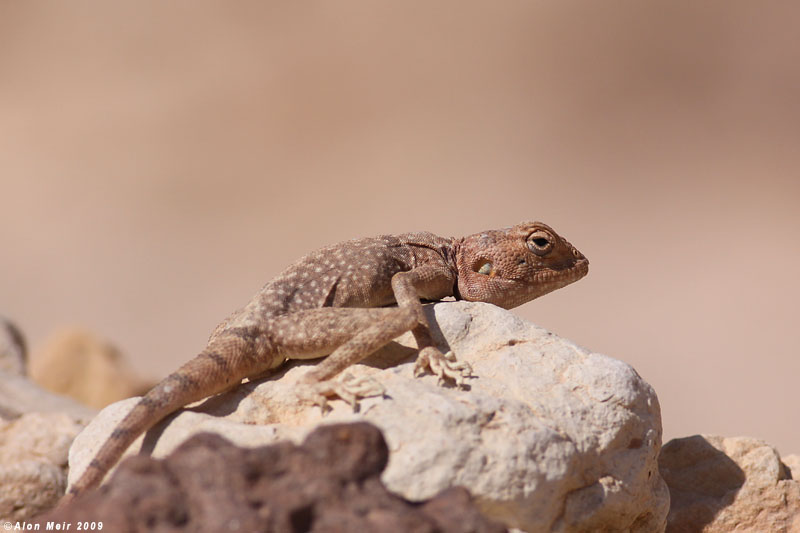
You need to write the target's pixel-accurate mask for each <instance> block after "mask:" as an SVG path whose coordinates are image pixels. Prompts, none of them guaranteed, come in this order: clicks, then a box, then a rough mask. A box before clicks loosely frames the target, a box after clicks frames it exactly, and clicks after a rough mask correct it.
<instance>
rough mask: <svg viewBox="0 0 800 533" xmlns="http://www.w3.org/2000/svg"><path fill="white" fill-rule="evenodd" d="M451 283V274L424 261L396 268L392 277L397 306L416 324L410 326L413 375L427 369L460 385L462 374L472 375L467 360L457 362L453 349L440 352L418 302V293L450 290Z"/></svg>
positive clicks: (440, 292)
mask: <svg viewBox="0 0 800 533" xmlns="http://www.w3.org/2000/svg"><path fill="white" fill-rule="evenodd" d="M452 286H453V278H452V276H451V275H450V274H449V272H447V271H446V270H445V269H443V268H442V267H441V266H439V265H424V266H421V267H419V268H415V269H413V270H409V271H407V272H398V273H397V274H395V275H394V276H393V277H392V290H393V291H394V296H395V300H397V304H398V306H399V307H400V308H401V309H408V310H410V311H411V312H412V313H413V314H414V316H415V317H416V325H415V326H414V328H413V329H412V330H411V331H412V333H413V335H414V338H415V339H416V341H417V346H418V347H419V355H418V356H417V362H416V364H415V365H414V375H417V376H418V375H421V374H422V373H424V372H425V371H426V370H430V371H431V372H433V373H434V374H435V375H436V376H438V377H439V380H440V382H442V381H444V380H445V379H446V378H449V379H452V380H454V381H455V382H456V384H457V385H459V386H462V385H464V380H465V378H467V377H470V376H471V375H472V368H471V367H470V366H469V364H468V363H466V362H458V361H457V360H456V357H455V355H454V354H453V352H451V351H448V352H447V353H442V352H441V350H439V349H438V348H437V347H436V346H435V343H434V342H433V337H432V336H431V329H430V323H429V322H428V317H427V316H425V312H424V311H423V308H422V303H420V294H423V295H424V294H449V291H450V290H452Z"/></svg>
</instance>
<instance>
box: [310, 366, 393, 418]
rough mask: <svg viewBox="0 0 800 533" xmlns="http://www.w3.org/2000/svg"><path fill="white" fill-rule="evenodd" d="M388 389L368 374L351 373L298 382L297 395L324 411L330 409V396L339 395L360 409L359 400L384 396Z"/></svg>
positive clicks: (351, 405)
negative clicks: (357, 374)
mask: <svg viewBox="0 0 800 533" xmlns="http://www.w3.org/2000/svg"><path fill="white" fill-rule="evenodd" d="M385 393H386V389H384V388H383V385H381V384H380V383H378V382H377V381H375V380H374V379H372V378H370V377H366V376H362V377H355V376H353V375H352V374H350V373H347V374H344V375H343V376H341V377H339V378H335V379H326V380H325V381H318V382H310V383H298V384H297V392H296V394H297V396H298V398H300V400H302V401H304V402H306V403H311V404H314V405H318V406H320V408H321V409H322V412H323V413H325V412H326V411H327V410H328V397H337V396H338V397H339V398H341V399H342V400H344V401H345V402H347V403H348V404H350V407H352V408H353V412H356V411H358V400H359V399H361V398H368V397H370V396H383V395H384V394H385Z"/></svg>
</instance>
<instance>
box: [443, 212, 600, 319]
mask: <svg viewBox="0 0 800 533" xmlns="http://www.w3.org/2000/svg"><path fill="white" fill-rule="evenodd" d="M456 269H457V271H458V297H459V298H461V299H464V300H468V301H477V302H489V303H493V304H495V305H498V306H500V307H503V308H505V309H511V308H512V307H516V306H518V305H522V304H524V303H525V302H529V301H531V300H533V299H534V298H538V297H539V296H542V295H544V294H547V293H548V292H552V291H554V290H556V289H559V288H561V287H564V286H565V285H569V284H570V283H572V282H573V281H578V280H579V279H581V278H582V277H583V276H585V275H586V274H587V273H588V272H589V260H588V259H586V258H585V257H584V256H583V254H582V253H580V252H579V251H578V250H577V249H576V248H575V247H574V246H572V245H571V244H570V243H568V242H567V241H566V240H564V239H563V238H561V237H560V236H559V235H558V234H557V233H556V232H555V231H553V229H552V228H550V227H549V226H547V225H546V224H542V223H541V222H523V223H521V224H517V225H516V226H514V227H511V228H506V229H501V230H493V231H484V232H481V233H476V234H474V235H470V236H468V237H464V239H463V240H461V242H459V243H458V246H457V252H456Z"/></svg>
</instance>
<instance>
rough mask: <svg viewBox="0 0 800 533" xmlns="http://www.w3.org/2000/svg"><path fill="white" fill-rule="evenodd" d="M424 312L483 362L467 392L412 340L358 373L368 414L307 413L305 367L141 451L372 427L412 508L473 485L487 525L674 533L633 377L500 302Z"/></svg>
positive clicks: (216, 403) (203, 412)
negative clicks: (416, 369) (439, 375)
mask: <svg viewBox="0 0 800 533" xmlns="http://www.w3.org/2000/svg"><path fill="white" fill-rule="evenodd" d="M426 312H428V313H433V314H435V319H434V323H435V324H437V326H438V328H439V331H437V332H435V334H436V335H438V341H439V342H440V343H442V344H443V345H447V346H449V348H450V349H452V350H453V352H454V353H455V354H456V355H457V357H458V358H459V360H462V361H467V362H469V363H470V364H471V365H472V367H473V370H474V374H475V376H476V377H475V378H474V379H470V380H469V381H468V387H466V389H459V388H456V387H452V386H440V385H439V384H438V383H437V379H436V378H435V377H433V376H424V377H421V378H419V377H416V378H415V377H414V376H413V366H414V357H415V354H416V349H415V342H414V340H413V337H412V336H411V335H405V336H403V337H401V338H399V339H397V341H396V342H393V343H391V344H390V345H389V346H387V347H386V348H384V349H382V350H381V351H380V352H378V353H376V354H375V355H374V356H372V357H370V358H369V359H368V360H366V361H365V362H364V363H362V364H359V365H356V366H355V367H353V368H351V369H349V370H348V371H346V373H349V374H350V375H351V376H353V377H356V378H366V377H369V378H372V379H375V380H376V381H378V382H379V383H381V384H382V385H383V386H384V388H385V390H386V395H385V397H382V398H381V397H376V398H367V399H364V400H362V401H361V403H360V410H359V412H358V413H353V412H352V409H351V408H350V407H349V406H348V405H347V404H345V403H344V402H342V401H338V400H335V401H332V402H331V407H332V411H331V412H330V413H328V414H327V415H326V416H324V417H323V416H322V414H321V412H320V409H319V408H318V407H314V406H310V405H304V404H302V403H299V402H298V400H297V397H296V394H295V383H296V382H297V380H298V379H299V378H300V377H301V376H302V375H303V374H304V373H305V372H307V371H308V370H309V365H311V364H313V363H310V362H296V363H292V364H290V365H288V367H287V368H286V369H285V370H284V371H283V372H281V373H280V374H279V375H277V376H273V377H272V378H270V379H267V380H264V381H257V382H253V383H246V384H244V385H243V386H241V387H239V388H238V389H236V390H235V391H232V392H231V393H228V394H224V395H220V396H217V397H214V398H211V399H209V400H206V401H204V402H202V403H200V404H199V405H195V406H192V407H191V408H189V409H185V410H183V411H181V412H179V413H177V414H176V415H175V416H172V417H170V418H168V419H167V420H165V421H164V422H163V423H161V424H159V425H158V426H156V427H155V428H153V429H152V430H151V431H149V432H148V433H147V434H146V435H145V436H144V437H143V438H142V439H139V441H137V442H136V443H135V444H134V445H133V446H131V448H130V450H129V453H137V452H139V451H140V450H142V451H143V452H144V453H145V454H149V455H152V456H153V457H164V456H166V455H168V454H170V453H171V452H172V451H174V450H175V449H176V448H177V447H178V446H179V445H180V444H181V443H183V442H185V441H186V440H187V439H189V438H190V437H191V436H193V435H195V434H197V433H202V432H211V433H216V434H218V435H222V436H224V437H225V438H226V439H229V440H230V441H232V442H233V443H235V444H238V445H241V446H246V447H256V446H263V445H266V444H271V443H275V442H278V441H285V440H286V441H291V442H294V443H300V442H302V441H303V440H304V439H305V438H306V437H307V436H308V435H309V434H310V433H311V432H312V431H313V430H314V429H315V428H317V427H319V426H320V425H328V424H341V423H345V422H359V421H366V422H370V423H372V424H374V425H375V426H377V427H378V428H380V430H381V431H382V432H383V434H384V436H385V438H386V441H387V443H388V449H389V451H390V454H389V461H388V465H387V467H386V469H385V471H384V472H383V476H382V480H383V483H384V484H385V485H386V487H387V488H388V489H389V490H390V491H392V492H393V493H395V494H398V495H400V496H402V497H403V498H404V499H407V500H411V501H421V500H427V499H430V498H433V497H434V496H436V495H437V494H439V493H441V492H442V491H443V490H446V489H448V488H451V487H456V486H462V487H467V488H468V489H469V491H470V492H471V493H472V496H473V498H474V501H475V503H476V505H477V506H478V508H479V509H480V510H481V511H482V512H483V513H484V514H485V515H486V516H488V517H490V518H492V519H494V520H497V521H498V522H500V523H502V524H505V525H506V526H507V527H515V528H519V529H522V530H525V531H554V530H557V531H597V530H602V531H633V532H636V531H641V532H652V531H663V530H664V527H665V525H666V519H667V511H668V508H669V493H668V490H667V487H666V484H665V483H664V481H663V479H662V478H661V476H660V474H659V471H658V465H657V462H656V459H657V457H658V454H659V451H660V448H661V420H660V411H659V405H658V400H657V398H656V395H655V393H654V391H653V389H652V388H651V387H650V386H649V385H648V384H647V383H646V382H644V380H642V379H641V378H640V377H639V375H638V374H637V373H636V372H635V371H634V370H633V369H632V368H631V367H630V366H628V365H627V364H625V363H622V362H620V361H617V360H614V359H612V358H610V357H606V356H604V355H600V354H597V353H593V352H591V351H589V350H586V349H583V348H581V347H578V346H576V345H575V344H573V343H571V342H569V341H567V340H564V339H561V338H559V337H557V336H556V335H553V334H552V333H550V332H548V331H546V330H544V329H542V328H540V327H537V326H535V325H533V324H530V323H528V322H525V321H523V320H521V319H519V318H517V317H516V316H514V315H513V314H511V313H509V312H507V311H504V310H502V309H499V308H497V307H494V306H492V305H489V304H478V303H468V302H446V303H440V304H435V305H430V306H427V308H426ZM135 402H136V399H130V400H125V401H122V402H118V403H116V404H114V405H112V406H109V407H108V408H106V409H105V410H103V411H102V412H101V413H100V414H99V415H98V416H97V418H95V420H94V421H93V422H92V423H91V424H90V425H89V427H87V429H86V430H85V431H84V432H83V433H81V434H80V435H79V436H78V438H77V439H76V440H75V442H74V445H73V446H72V449H71V450H70V466H71V470H70V480H71V481H74V480H75V479H77V476H79V475H80V473H81V472H82V471H83V469H84V468H85V466H86V464H87V462H88V461H89V460H90V459H91V458H92V456H93V454H94V453H95V451H96V450H97V448H98V447H99V445H100V444H101V443H102V442H103V440H104V439H105V438H106V437H107V436H108V435H109V434H110V432H111V431H112V429H113V428H114V426H115V425H116V423H117V422H118V421H119V420H120V419H121V418H122V417H123V416H124V414H125V413H126V412H127V411H128V410H129V409H130V408H131V407H132V406H133V404H134V403H135ZM336 460H337V459H336V458H335V457H331V461H336ZM287 490H289V489H287ZM291 490H296V491H299V492H302V491H303V485H297V486H294V488H292V489H291ZM213 501H214V499H210V500H209V505H211V504H212V503H213Z"/></svg>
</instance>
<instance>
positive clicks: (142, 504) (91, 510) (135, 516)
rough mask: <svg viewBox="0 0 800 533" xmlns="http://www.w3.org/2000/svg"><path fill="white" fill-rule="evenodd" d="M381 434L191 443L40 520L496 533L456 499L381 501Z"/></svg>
mask: <svg viewBox="0 0 800 533" xmlns="http://www.w3.org/2000/svg"><path fill="white" fill-rule="evenodd" d="M388 453H389V452H388V448H387V446H386V442H385V441H384V439H383V436H382V435H381V433H380V431H379V430H378V429H377V428H376V427H374V426H372V425H370V424H367V423H363V422H362V423H355V424H336V425H327V426H322V427H320V428H319V429H317V430H315V431H314V432H312V433H311V434H309V436H308V437H307V438H306V440H305V441H304V442H303V444H302V445H300V446H295V445H293V444H290V443H288V442H283V443H278V444H273V445H270V446H264V447H261V448H255V449H245V448H238V447H236V446H234V445H233V444H231V443H230V442H228V441H227V440H226V439H223V438H222V437H219V436H217V435H213V434H208V433H206V434H201V435H197V436H195V437H193V438H191V439H190V440H188V441H186V442H185V443H184V444H182V445H181V446H180V447H179V448H178V449H177V450H175V452H173V453H172V454H171V455H170V456H168V457H167V458H166V459H164V460H156V459H152V458H149V457H145V456H135V457H130V458H128V459H127V460H125V461H124V462H123V463H122V464H121V465H120V467H119V468H118V469H117V471H116V473H115V474H114V475H113V477H112V478H111V480H110V481H109V483H108V484H106V485H104V486H103V487H101V488H100V489H99V490H97V491H95V492H92V493H89V494H87V495H85V496H83V497H79V498H78V499H76V500H75V501H73V502H72V503H71V504H69V505H67V506H65V507H63V508H60V509H56V510H55V511H53V512H52V513H50V514H48V515H46V516H42V517H40V518H39V519H38V520H39V522H41V523H43V524H44V523H46V522H47V521H56V522H61V521H66V522H77V521H87V520H88V521H92V520H94V521H98V520H102V521H103V524H104V528H105V529H106V530H108V531H122V532H127V531H130V532H136V531H142V532H144V531H147V532H150V531H162V532H168V531H197V532H206V531H208V532H212V531H213V532H218V531H229V530H231V531H232V530H236V531H265V532H272V531H274V532H284V531H285V532H293V531H325V532H340V531H341V532H351V531H363V532H371V531H374V532H385V531H415V532H420V533H423V532H431V533H433V532H435V531H436V532H439V531H440V532H453V533H456V532H500V531H505V530H504V529H503V527H502V526H499V525H497V524H493V523H491V522H489V521H488V519H486V518H484V517H483V516H481V515H480V514H479V513H478V511H477V510H476V508H475V507H474V506H473V505H472V502H471V500H470V497H469V495H468V493H467V492H466V490H464V489H460V488H457V489H451V490H448V491H444V492H443V493H441V494H439V495H437V496H435V497H434V498H433V499H431V500H429V501H427V502H425V503H423V504H415V503H411V502H409V501H407V500H404V499H402V498H400V497H398V496H395V495H393V494H392V493H390V492H388V491H387V490H386V488H385V487H384V486H383V484H382V482H381V480H380V475H381V472H382V471H383V469H384V468H385V467H386V464H387V462H388Z"/></svg>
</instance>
